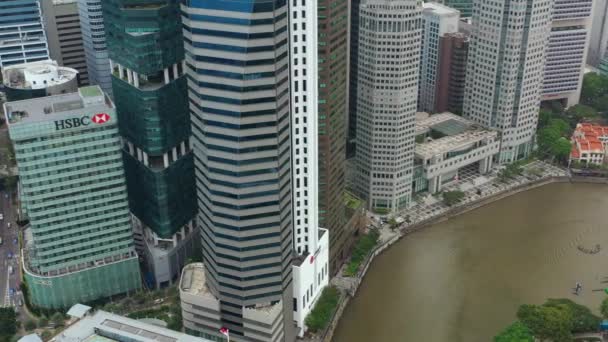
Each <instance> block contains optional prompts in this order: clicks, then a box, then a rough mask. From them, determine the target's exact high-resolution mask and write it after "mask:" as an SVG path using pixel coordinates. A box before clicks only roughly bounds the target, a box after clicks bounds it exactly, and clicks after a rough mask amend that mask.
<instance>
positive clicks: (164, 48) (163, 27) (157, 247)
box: [103, 0, 199, 287]
mask: <svg viewBox="0 0 608 342" xmlns="http://www.w3.org/2000/svg"><path fill="white" fill-rule="evenodd" d="M142 3H144V2H142ZM103 9H104V22H105V25H106V34H107V36H106V40H107V46H108V51H109V55H110V65H111V67H112V69H113V76H112V83H113V88H114V101H115V103H116V111H117V114H118V117H119V127H120V134H121V136H122V140H123V152H124V161H125V170H126V175H127V189H128V190H129V206H130V208H131V213H132V214H133V221H134V229H135V232H136V237H137V240H138V243H139V246H138V247H141V248H140V253H142V256H144V258H145V260H146V265H147V267H146V271H147V276H148V277H149V278H150V277H151V278H153V279H154V284H153V286H157V287H159V286H167V285H170V284H172V283H173V282H174V281H176V280H177V279H178V278H179V276H180V273H181V269H182V267H183V266H184V264H185V262H186V259H188V258H189V257H190V256H192V252H193V251H194V248H195V247H196V246H198V240H199V235H198V232H197V231H196V224H195V222H194V218H195V214H196V191H195V185H194V157H193V154H192V151H191V148H190V135H191V130H190V112H189V109H188V98H187V96H188V90H187V84H186V75H185V74H184V64H183V61H184V44H183V39H182V32H181V31H182V27H181V22H180V20H181V16H180V12H179V5H178V3H177V2H175V1H168V0H167V1H153V2H150V3H149V4H148V5H146V6H141V7H135V8H130V7H129V1H126V0H105V1H104V2H103ZM150 51H152V52H153V53H149V52H150Z"/></svg>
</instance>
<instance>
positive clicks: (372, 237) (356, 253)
mask: <svg viewBox="0 0 608 342" xmlns="http://www.w3.org/2000/svg"><path fill="white" fill-rule="evenodd" d="M379 237H380V234H378V232H377V231H375V230H372V231H370V232H369V233H367V234H366V235H363V236H362V237H361V238H360V239H359V241H357V244H356V245H355V248H354V250H353V254H352V256H351V258H350V261H349V263H348V265H347V266H346V270H345V271H344V274H345V275H346V276H349V277H353V276H355V275H356V274H357V272H358V271H359V267H360V266H361V262H363V260H364V259H365V257H367V255H368V254H369V252H370V251H371V250H372V249H373V248H374V246H376V243H377V242H378V238H379Z"/></svg>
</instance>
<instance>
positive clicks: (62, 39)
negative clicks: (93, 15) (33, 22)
mask: <svg viewBox="0 0 608 342" xmlns="http://www.w3.org/2000/svg"><path fill="white" fill-rule="evenodd" d="M42 17H43V18H44V28H45V30H46V37H47V40H48V43H49V54H50V56H51V59H52V60H54V61H56V62H57V63H59V65H61V66H65V67H69V68H73V69H76V70H78V82H79V84H80V85H87V84H89V73H88V71H87V59H86V55H85V53H84V45H83V42H82V30H81V29H80V19H79V15H78V3H77V1H76V0H47V1H43V2H42Z"/></svg>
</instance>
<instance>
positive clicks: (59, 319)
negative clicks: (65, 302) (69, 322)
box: [51, 312, 65, 327]
mask: <svg viewBox="0 0 608 342" xmlns="http://www.w3.org/2000/svg"><path fill="white" fill-rule="evenodd" d="M51 322H53V324H55V326H56V327H61V326H63V324H64V323H65V318H64V317H63V315H62V314H61V313H60V312H56V313H54V314H53V316H51Z"/></svg>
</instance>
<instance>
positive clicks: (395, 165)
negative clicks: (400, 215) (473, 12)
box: [355, 0, 422, 210]
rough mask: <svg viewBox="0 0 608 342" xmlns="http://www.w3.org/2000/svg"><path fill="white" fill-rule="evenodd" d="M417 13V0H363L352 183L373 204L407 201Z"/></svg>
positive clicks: (387, 205)
mask: <svg viewBox="0 0 608 342" xmlns="http://www.w3.org/2000/svg"><path fill="white" fill-rule="evenodd" d="M421 17H422V4H421V2H419V1H415V0H407V1H386V0H369V1H362V2H361V6H360V12H359V59H358V63H359V67H358V77H359V88H358V90H357V102H358V103H357V134H356V136H357V138H356V139H357V140H356V141H357V153H356V165H357V166H356V167H357V170H356V172H357V181H356V185H355V186H356V192H357V193H358V194H359V195H360V196H361V197H362V198H364V199H365V200H366V201H367V203H368V205H369V206H370V207H371V208H386V209H389V210H398V209H403V208H405V207H407V205H408V204H409V202H410V200H411V192H412V169H413V163H414V148H415V142H414V140H415V136H414V130H415V128H414V126H415V118H416V106H417V98H418V74H419V65H420V46H421V30H422V29H421Z"/></svg>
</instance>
